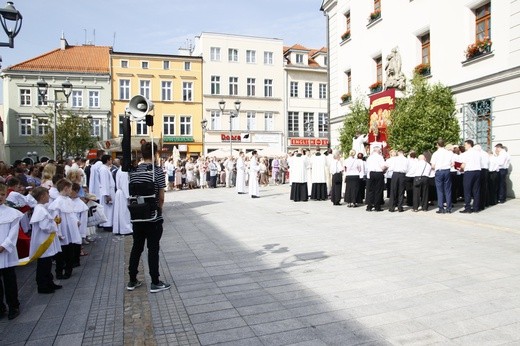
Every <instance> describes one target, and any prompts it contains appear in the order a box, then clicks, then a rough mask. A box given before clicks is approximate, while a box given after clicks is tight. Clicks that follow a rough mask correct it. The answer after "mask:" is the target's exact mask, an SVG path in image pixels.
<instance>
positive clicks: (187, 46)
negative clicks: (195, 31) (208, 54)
mask: <svg viewBox="0 0 520 346" xmlns="http://www.w3.org/2000/svg"><path fill="white" fill-rule="evenodd" d="M179 50H184V51H187V52H189V53H190V56H191V55H192V54H193V51H194V50H195V47H194V46H193V41H192V40H191V39H189V38H187V39H186V42H185V43H184V47H180V48H179Z"/></svg>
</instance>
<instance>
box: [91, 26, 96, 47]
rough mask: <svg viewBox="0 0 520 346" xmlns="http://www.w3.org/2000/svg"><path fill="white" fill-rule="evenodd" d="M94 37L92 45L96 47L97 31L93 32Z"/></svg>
mask: <svg viewBox="0 0 520 346" xmlns="http://www.w3.org/2000/svg"><path fill="white" fill-rule="evenodd" d="M92 35H93V36H94V37H93V38H92V44H93V45H94V46H95V45H96V29H93V30H92Z"/></svg>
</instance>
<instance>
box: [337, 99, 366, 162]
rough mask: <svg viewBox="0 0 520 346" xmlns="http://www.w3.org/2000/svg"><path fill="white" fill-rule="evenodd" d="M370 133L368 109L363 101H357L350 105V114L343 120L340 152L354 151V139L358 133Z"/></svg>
mask: <svg viewBox="0 0 520 346" xmlns="http://www.w3.org/2000/svg"><path fill="white" fill-rule="evenodd" d="M357 131H359V132H361V133H363V134H366V133H368V108H367V107H366V106H365V102H364V100H363V99H359V98H358V99H355V100H354V101H353V102H352V103H351V104H350V113H348V114H347V115H346V116H345V119H344V120H343V128H342V129H341V130H340V135H339V143H340V150H341V151H342V152H343V153H348V152H349V151H350V150H351V149H352V139H353V138H354V136H355V134H356V132H357Z"/></svg>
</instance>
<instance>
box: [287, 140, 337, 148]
mask: <svg viewBox="0 0 520 346" xmlns="http://www.w3.org/2000/svg"><path fill="white" fill-rule="evenodd" d="M289 143H290V145H291V146H328V145H329V140H328V139H326V138H289Z"/></svg>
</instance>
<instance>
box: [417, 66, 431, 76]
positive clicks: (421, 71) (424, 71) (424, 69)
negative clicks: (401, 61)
mask: <svg viewBox="0 0 520 346" xmlns="http://www.w3.org/2000/svg"><path fill="white" fill-rule="evenodd" d="M413 71H414V72H415V73H416V74H418V75H421V76H427V75H429V74H430V71H431V70H430V64H419V65H417V66H415V68H414V69H413Z"/></svg>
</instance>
